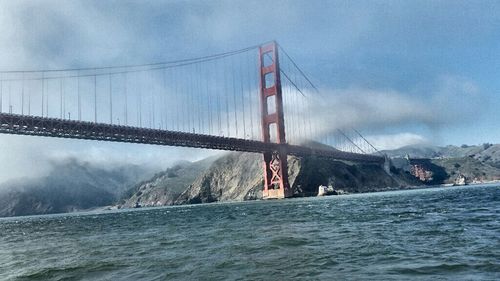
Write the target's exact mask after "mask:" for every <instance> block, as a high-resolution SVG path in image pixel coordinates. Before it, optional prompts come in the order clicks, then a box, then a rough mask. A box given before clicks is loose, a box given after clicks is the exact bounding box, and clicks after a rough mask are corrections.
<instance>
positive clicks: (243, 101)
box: [238, 61, 247, 139]
mask: <svg viewBox="0 0 500 281" xmlns="http://www.w3.org/2000/svg"><path fill="white" fill-rule="evenodd" d="M238 64H239V66H240V67H239V68H238V72H239V74H240V91H241V92H240V95H241V105H242V108H243V109H242V110H243V111H242V113H243V138H244V139H246V138H247V129H246V118H245V117H246V116H245V90H244V89H243V70H242V68H243V61H240V62H239V63H238Z"/></svg>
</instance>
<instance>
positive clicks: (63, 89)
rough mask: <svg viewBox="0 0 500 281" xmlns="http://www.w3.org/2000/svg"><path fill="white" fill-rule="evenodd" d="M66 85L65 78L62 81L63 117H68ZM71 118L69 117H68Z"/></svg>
mask: <svg viewBox="0 0 500 281" xmlns="http://www.w3.org/2000/svg"><path fill="white" fill-rule="evenodd" d="M65 86H66V85H65V84H64V78H62V80H61V88H62V89H61V91H62V95H63V113H64V114H63V117H64V116H65V115H66V89H65ZM68 113H69V112H68ZM68 117H69V116H68Z"/></svg>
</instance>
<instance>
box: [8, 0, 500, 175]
mask: <svg viewBox="0 0 500 281" xmlns="http://www.w3.org/2000/svg"><path fill="white" fill-rule="evenodd" d="M269 2H271V1H217V0H214V1H147V0H146V1H125V0H120V1H106V0H104V1H103V0H100V1H62V0H60V1H51V0H46V1H22V0H3V1H0V70H25V69H46V68H72V67H94V66H109V65H123V64H142V63H151V62H157V61H169V60H175V59H182V58H191V57H199V56H204V55H208V54H214V53H220V52H224V51H230V50H235V49H241V48H245V47H247V46H253V45H256V44H260V43H262V42H267V41H269V40H277V41H278V42H279V44H280V45H281V46H283V47H284V48H285V49H286V50H287V52H288V53H289V54H290V55H291V56H292V57H293V58H294V60H295V61H296V62H297V63H298V64H299V65H300V66H301V68H302V69H303V70H304V71H305V72H306V73H307V75H308V76H309V77H310V78H311V80H312V81H313V83H314V84H315V85H317V86H318V88H319V89H320V91H321V93H322V97H324V98H322V99H321V102H318V104H317V105H316V106H317V111H316V112H317V115H316V116H315V118H317V122H323V123H324V124H331V123H339V122H340V123H345V124H348V125H352V126H354V127H356V128H358V129H360V130H361V131H362V132H363V133H364V135H366V137H367V138H368V139H369V140H370V141H371V142H373V143H374V145H375V146H376V147H378V148H380V149H388V148H397V147H401V146H404V145H411V144H435V145H447V144H454V145H461V144H480V143H485V142H490V143H500V130H499V129H498V124H500V115H499V114H497V109H498V108H500V98H499V95H500V79H498V77H500V3H499V2H498V1H438V0H433V1H305V0H303V1H272V2H271V3H269ZM214 153H216V152H213V151H207V150H199V149H185V148H172V147H157V146H147V145H135V144H115V143H102V142H91V141H81V140H60V139H49V138H34V137H25V136H9V135H0V182H2V181H6V180H9V179H12V178H16V177H26V176H34V175H39V174H43V173H46V171H47V170H48V169H50V161H53V160H54V159H58V158H64V157H78V158H81V159H85V160H88V161H96V162H99V163H111V162H113V163H114V162H121V163H123V162H127V163H133V164H142V165H156V166H158V167H165V166H168V165H170V164H171V163H173V162H175V161H178V160H179V159H187V160H197V159H201V158H203V157H206V156H208V155H211V154H214ZM26 171H29V172H26Z"/></svg>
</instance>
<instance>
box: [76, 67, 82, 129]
mask: <svg viewBox="0 0 500 281" xmlns="http://www.w3.org/2000/svg"><path fill="white" fill-rule="evenodd" d="M77 76H78V77H76V92H77V95H78V101H77V103H78V121H82V103H81V98H80V96H81V95H80V71H78V73H77Z"/></svg>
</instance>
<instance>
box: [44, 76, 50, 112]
mask: <svg viewBox="0 0 500 281" xmlns="http://www.w3.org/2000/svg"><path fill="white" fill-rule="evenodd" d="M49 81H50V80H47V84H46V86H47V102H46V103H45V105H46V107H45V109H46V110H45V111H46V114H47V117H49V97H50V91H49V90H50V88H49Z"/></svg>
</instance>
